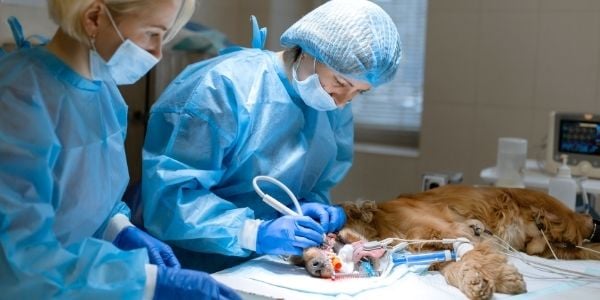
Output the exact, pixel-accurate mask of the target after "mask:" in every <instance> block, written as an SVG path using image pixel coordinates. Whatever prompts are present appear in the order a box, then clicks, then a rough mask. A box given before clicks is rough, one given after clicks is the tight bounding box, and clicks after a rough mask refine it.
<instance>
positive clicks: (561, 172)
mask: <svg viewBox="0 0 600 300" xmlns="http://www.w3.org/2000/svg"><path fill="white" fill-rule="evenodd" d="M561 158H562V160H563V162H562V165H561V166H560V167H559V168H558V173H557V174H556V176H554V177H552V178H550V182H549V184H548V194H550V196H552V197H554V198H556V199H558V200H560V202H562V203H563V204H564V205H566V206H567V207H568V208H570V209H571V210H573V211H575V200H576V199H577V182H575V179H573V177H571V168H569V166H568V165H567V156H566V155H563V156H562V157H561Z"/></svg>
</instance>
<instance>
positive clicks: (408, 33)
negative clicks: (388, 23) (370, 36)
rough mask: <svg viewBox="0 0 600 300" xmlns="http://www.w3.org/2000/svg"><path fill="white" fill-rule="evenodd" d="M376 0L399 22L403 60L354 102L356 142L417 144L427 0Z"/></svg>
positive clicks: (400, 144) (395, 144)
mask: <svg viewBox="0 0 600 300" xmlns="http://www.w3.org/2000/svg"><path fill="white" fill-rule="evenodd" d="M373 2H375V3H377V4H378V5H380V6H381V7H382V8H383V9H384V10H385V11H386V12H387V13H388V14H389V15H390V16H391V17H392V19H393V20H394V22H395V23H396V25H397V26H398V32H399V33H400V38H401V39H402V61H401V63H400V67H399V69H398V72H397V74H396V77H395V78H394V79H393V80H392V81H391V82H388V83H386V84H384V85H382V86H380V87H378V88H377V89H374V90H373V91H371V92H368V93H366V94H364V95H361V96H358V97H356V99H355V100H356V101H353V102H352V106H353V108H352V109H353V112H354V122H355V130H356V142H357V144H377V145H384V146H410V147H416V146H417V145H418V133H419V128H420V126H421V111H422V104H423V78H424V69H425V29H426V28H425V27H426V18H427V0H402V1H397V0H373ZM357 148H358V147H357Z"/></svg>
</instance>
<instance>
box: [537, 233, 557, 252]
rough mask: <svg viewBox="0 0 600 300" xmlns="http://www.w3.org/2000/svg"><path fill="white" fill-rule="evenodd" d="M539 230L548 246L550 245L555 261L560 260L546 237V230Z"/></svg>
mask: <svg viewBox="0 0 600 300" xmlns="http://www.w3.org/2000/svg"><path fill="white" fill-rule="evenodd" d="M539 230H540V232H541V233H542V237H544V241H546V245H548V248H549V249H550V252H552V256H554V259H558V257H557V256H556V253H554V249H553V248H552V245H550V241H548V238H547V237H546V234H545V233H544V230H542V229H541V228H540V229H539Z"/></svg>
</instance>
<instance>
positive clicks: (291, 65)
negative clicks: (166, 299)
mask: <svg viewBox="0 0 600 300" xmlns="http://www.w3.org/2000/svg"><path fill="white" fill-rule="evenodd" d="M256 33H258V34H262V40H261V39H260V38H258V39H257V41H258V42H256V43H255V45H260V44H262V43H263V42H264V32H259V31H258V30H257V31H256ZM255 37H256V36H255ZM281 43H282V44H283V45H284V46H286V47H288V50H286V51H283V52H279V53H274V52H270V51H264V50H260V49H245V50H239V51H235V52H232V53H229V54H226V55H222V56H220V57H217V58H214V59H212V60H209V61H205V62H200V63H197V64H194V65H191V66H189V67H188V68H187V69H185V70H184V71H183V72H182V73H181V74H180V75H179V76H178V77H177V78H176V79H175V80H174V81H173V82H172V83H171V84H170V86H169V87H168V88H167V89H166V90H165V92H164V93H163V95H162V96H161V97H160V99H159V100H158V102H157V103H156V104H155V105H154V106H153V108H152V110H151V115H150V119H149V124H148V131H147V134H146V141H145V145H144V152H143V180H142V184H143V189H142V190H143V203H144V208H143V218H144V224H145V227H146V228H147V229H148V231H149V232H151V233H152V234H154V235H156V236H158V237H160V238H161V239H162V240H166V241H169V242H170V243H171V245H174V246H176V247H175V250H176V251H175V252H176V253H177V255H178V257H179V258H180V260H181V261H182V264H183V265H184V266H189V267H192V268H197V269H201V270H205V271H211V272H212V271H216V270H219V269H223V268H226V267H228V266H231V265H233V264H237V263H239V262H241V261H243V260H245V259H248V256H251V255H253V253H258V254H285V255H289V254H301V253H302V250H303V249H304V248H307V247H311V246H316V245H319V244H320V243H321V242H322V241H323V234H324V233H325V232H332V231H336V230H339V229H340V228H341V227H342V226H343V225H344V223H345V219H346V216H345V214H344V212H343V210H342V209H341V208H339V207H336V206H331V205H330V196H329V192H330V190H331V188H332V187H333V186H335V185H336V184H337V183H338V182H340V180H342V178H343V177H344V175H345V174H346V173H347V171H348V169H349V168H350V166H351V163H352V150H353V149H352V148H353V146H352V145H353V123H352V111H351V107H350V105H349V104H348V102H349V101H350V100H351V99H352V97H354V96H355V95H356V94H357V93H360V92H365V91H367V90H369V89H370V88H372V87H374V86H378V85H380V84H382V83H384V82H386V81H388V80H390V79H391V78H392V76H393V75H394V74H395V72H396V69H397V66H398V64H399V61H400V57H401V45H400V39H399V36H398V32H397V29H396V26H395V25H394V23H393V22H392V20H391V18H390V17H389V16H388V15H387V14H386V13H385V12H384V11H383V10H382V9H381V8H380V7H379V6H377V5H376V4H374V3H372V2H370V1H364V0H334V1H329V2H327V3H325V4H323V5H322V6H320V7H318V8H316V9H315V10H313V11H312V12H310V13H308V14H307V15H306V16H304V17H303V18H302V19H300V20H299V21H298V22H297V23H295V24H294V25H293V26H291V27H290V28H289V29H288V30H287V31H286V32H285V33H284V34H283V35H282V37H281ZM257 175H269V176H272V177H275V178H277V179H278V180H280V181H281V182H283V183H284V184H286V185H287V186H288V187H289V188H290V189H291V191H292V192H293V193H294V194H295V195H296V196H297V197H298V198H299V199H301V203H302V210H303V213H304V216H303V217H300V216H281V215H280V214H278V213H277V212H276V211H275V210H274V209H273V208H271V207H270V206H268V205H266V204H264V203H263V202H262V201H261V199H260V198H259V197H258V195H257V194H256V193H255V191H254V190H253V187H252V179H253V178H254V177H255V176H257ZM261 188H263V190H264V191H265V193H267V194H269V195H271V196H274V197H275V198H277V199H278V200H280V201H281V202H284V203H285V204H286V205H288V206H290V207H291V201H290V200H289V198H288V197H287V196H286V194H285V193H284V192H282V191H280V190H279V189H278V188H276V187H275V186H274V185H269V184H261Z"/></svg>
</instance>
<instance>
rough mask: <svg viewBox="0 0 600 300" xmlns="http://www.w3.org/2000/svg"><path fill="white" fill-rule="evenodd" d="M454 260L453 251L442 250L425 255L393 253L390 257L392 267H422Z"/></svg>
mask: <svg viewBox="0 0 600 300" xmlns="http://www.w3.org/2000/svg"><path fill="white" fill-rule="evenodd" d="M451 260H456V255H455V253H454V252H453V251H450V250H442V251H433V252H425V253H415V254H411V253H395V254H394V255H393V256H392V261H393V262H394V265H395V266H397V265H402V264H404V265H424V264H431V263H434V262H443V261H451Z"/></svg>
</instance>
